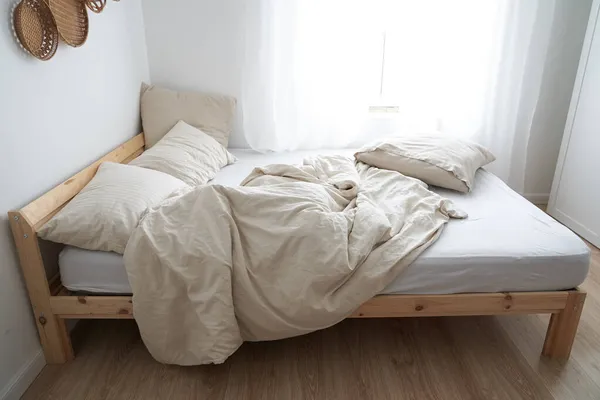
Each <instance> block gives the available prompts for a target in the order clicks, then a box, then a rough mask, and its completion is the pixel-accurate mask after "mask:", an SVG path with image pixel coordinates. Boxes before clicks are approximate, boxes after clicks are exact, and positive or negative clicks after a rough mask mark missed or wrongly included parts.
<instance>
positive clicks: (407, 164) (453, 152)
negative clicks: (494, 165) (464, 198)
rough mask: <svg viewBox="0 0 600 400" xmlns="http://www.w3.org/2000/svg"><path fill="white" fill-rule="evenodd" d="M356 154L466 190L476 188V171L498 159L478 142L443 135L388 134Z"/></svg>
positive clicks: (432, 182) (379, 165)
mask: <svg viewBox="0 0 600 400" xmlns="http://www.w3.org/2000/svg"><path fill="white" fill-rule="evenodd" d="M354 157H355V158H356V159H357V160H358V161H361V162H364V163H365V164H369V165H372V166H374V167H377V168H383V169H389V170H393V171H398V172H400V173H401V174H404V175H406V176H411V177H413V178H417V179H420V180H422V181H423V182H425V183H427V184H429V185H434V186H439V187H443V188H447V189H452V190H457V191H459V192H463V193H466V192H469V191H471V190H472V189H473V183H474V181H475V172H477V170H478V169H479V168H480V167H482V166H484V165H486V164H489V163H491V162H492V161H494V160H495V159H496V158H495V157H494V156H493V155H492V153H490V152H489V151H488V150H487V149H485V148H484V147H482V146H480V145H478V144H477V143H473V142H471V141H468V140H464V139H458V138H454V137H450V136H441V135H440V136H438V135H423V136H406V137H396V138H389V139H386V140H383V141H381V142H378V143H376V144H373V145H369V146H366V147H364V148H362V149H360V150H359V151H358V152H357V153H356V154H355V155H354Z"/></svg>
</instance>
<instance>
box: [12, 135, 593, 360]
mask: <svg viewBox="0 0 600 400" xmlns="http://www.w3.org/2000/svg"><path fill="white" fill-rule="evenodd" d="M144 150H145V141H144V135H143V134H139V135H137V136H136V137H134V138H132V139H130V140H128V141H127V142H125V143H123V144H122V145H120V146H119V147H117V148H116V149H114V150H113V151H111V152H110V153H108V154H106V155H105V156H104V157H102V158H101V159H99V160H98V161H96V162H95V163H93V164H91V165H90V166H88V167H86V168H84V169H82V170H81V171H79V172H78V173H77V174H75V175H73V176H72V177H70V178H69V179H67V180H66V181H64V182H63V183H61V184H59V185H57V186H56V187H54V188H53V189H51V190H50V191H48V192H46V193H45V194H43V195H42V196H40V197H39V198H37V199H36V200H34V201H32V202H31V203H29V204H27V205H26V206H24V207H23V208H21V209H19V210H15V211H11V212H9V213H8V216H9V221H10V224H11V228H12V231H13V236H14V239H15V245H16V249H17V252H18V255H19V260H20V265H21V269H22V272H23V276H24V278H25V283H26V286H27V290H28V292H29V297H30V300H31V304H32V309H33V313H34V317H35V322H36V326H37V328H38V331H39V334H40V342H41V345H42V349H43V351H44V356H45V358H46V361H47V362H48V363H50V364H53V363H64V362H66V361H68V360H71V359H73V358H74V352H73V347H72V345H71V340H70V335H69V331H68V329H67V325H66V321H65V320H67V319H86V318H100V319H131V318H134V315H133V299H132V297H131V295H130V294H129V293H130V292H131V289H130V288H129V284H128V281H127V277H126V276H127V275H126V273H125V270H124V268H123V262H122V261H121V256H119V255H117V254H111V253H100V252H85V251H81V250H77V249H74V248H69V247H67V248H64V246H62V245H58V244H56V243H51V242H46V241H44V240H41V239H40V238H39V235H38V232H39V230H40V228H41V227H43V226H44V225H45V224H46V223H47V222H48V221H49V220H50V219H51V218H53V216H55V215H56V214H57V213H58V212H59V211H60V210H61V209H62V208H63V207H64V206H65V205H66V204H67V203H69V202H70V201H71V199H73V197H74V196H76V195H77V194H79V193H80V191H81V190H82V189H83V188H84V187H85V186H86V185H87V184H88V183H89V182H90V181H91V180H92V179H93V178H94V176H95V175H96V173H97V171H98V169H99V166H100V165H101V164H102V163H104V162H112V163H125V164H126V163H129V162H130V161H132V160H134V159H136V158H137V157H139V156H140V155H141V154H143V153H144ZM234 153H235V155H236V156H237V157H238V159H239V161H238V162H237V163H236V164H233V165H230V166H228V167H225V168H224V169H222V170H221V171H220V172H219V173H218V175H217V176H216V179H214V181H213V183H217V184H223V185H237V184H238V183H239V182H240V180H241V179H243V178H244V177H245V176H246V175H247V174H248V173H249V172H250V171H251V170H252V168H253V167H255V166H259V165H265V164H271V163H288V164H289V163H298V162H300V161H301V160H302V159H303V158H304V157H305V156H307V155H309V153H306V152H304V153H301V152H299V153H288V154H285V153H284V154H267V155H264V154H258V153H255V152H251V151H234ZM319 153H321V154H327V153H329V154H331V152H326V151H319ZM313 154H314V153H313ZM347 154H348V155H350V154H352V153H351V151H348V152H347ZM434 190H436V189H434ZM436 191H438V190H436ZM438 193H440V194H442V195H443V196H445V197H447V198H449V199H451V200H453V201H454V203H455V204H456V205H457V206H458V207H459V208H462V209H463V210H464V211H466V212H467V213H468V214H469V218H468V219H466V220H462V221H458V220H454V221H451V222H450V223H449V224H448V225H447V226H446V228H445V232H444V233H443V234H442V236H441V238H440V239H439V240H438V241H437V242H436V243H435V244H434V245H433V246H432V247H430V248H429V249H427V250H426V251H425V252H424V253H423V254H421V256H420V257H419V258H418V259H417V260H416V261H415V262H414V263H413V264H412V265H409V268H407V269H405V270H404V271H403V272H401V273H400V275H399V276H398V278H397V279H396V280H395V281H393V282H392V283H391V284H389V285H388V286H387V288H385V289H384V290H383V291H382V292H381V294H380V295H375V296H374V297H372V298H370V299H368V300H367V301H365V302H364V303H362V305H360V306H359V307H358V308H357V309H355V310H354V312H352V313H351V314H350V315H348V318H400V317H430V316H465V315H516V314H551V318H550V323H549V325H548V330H547V334H546V337H545V338H544V340H543V348H542V355H544V356H548V357H551V358H554V359H562V360H564V359H567V358H568V357H569V355H570V353H571V348H572V346H573V342H574V340H575V335H576V332H577V327H578V324H579V319H580V316H581V312H582V309H583V306H584V303H585V297H586V293H585V291H583V290H581V289H580V288H578V287H577V286H578V285H579V284H580V283H581V282H582V281H583V280H584V279H585V276H586V273H587V271H588V264H589V251H588V249H587V247H586V245H585V244H584V243H583V242H582V241H581V240H580V239H579V238H578V237H577V236H576V235H574V234H573V233H572V232H570V231H569V230H568V229H567V228H565V227H563V226H562V225H560V224H558V223H557V222H556V221H554V220H553V219H552V218H550V217H549V216H547V215H546V214H545V213H543V212H542V211H541V210H539V209H537V208H536V207H535V206H534V205H532V204H530V203H529V202H527V200H525V199H523V198H521V197H520V196H519V195H517V194H516V193H515V192H513V191H512V190H510V189H509V188H508V187H507V186H506V185H505V184H504V183H502V182H501V181H500V180H499V179H498V178H496V177H495V176H494V175H492V174H490V173H488V172H486V171H484V170H480V171H479V172H478V174H477V177H476V188H475V190H474V191H473V192H472V193H470V194H468V195H465V194H458V193H454V192H450V191H438ZM61 250H62V252H61ZM59 253H60V256H59ZM59 258H60V266H59V265H58V264H59ZM57 270H59V272H57ZM85 292H88V293H85ZM540 339H541V338H540ZM540 344H541V343H540Z"/></svg>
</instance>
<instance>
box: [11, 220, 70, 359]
mask: <svg viewBox="0 0 600 400" xmlns="http://www.w3.org/2000/svg"><path fill="white" fill-rule="evenodd" d="M8 216H9V220H10V225H11V228H12V231H13V235H14V238H15V244H16V246H17V253H18V254H19V261H20V264H21V270H22V271H23V277H24V278H25V284H26V286H27V291H28V292H29V299H30V300H31V306H32V308H33V316H34V318H35V324H36V326H37V328H38V332H39V334H40V343H41V345H42V349H43V350H44V356H45V357H46V362H47V363H48V364H62V363H65V362H67V361H69V360H72V359H73V347H72V346H71V338H70V337H69V331H68V330H67V327H66V325H65V320H63V319H62V318H59V317H57V316H56V315H54V313H53V312H52V306H51V305H50V297H51V294H50V285H49V283H48V279H47V277H46V269H45V268H44V261H43V259H42V254H41V251H40V247H39V243H38V238H37V234H36V232H35V230H34V229H33V226H32V224H31V223H29V221H28V220H27V218H26V217H25V216H24V215H22V214H21V213H19V212H14V211H11V212H9V213H8Z"/></svg>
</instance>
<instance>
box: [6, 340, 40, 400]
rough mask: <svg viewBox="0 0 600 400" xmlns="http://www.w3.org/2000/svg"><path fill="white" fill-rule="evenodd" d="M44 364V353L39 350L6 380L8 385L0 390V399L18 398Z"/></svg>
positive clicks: (16, 399)
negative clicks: (9, 379)
mask: <svg viewBox="0 0 600 400" xmlns="http://www.w3.org/2000/svg"><path fill="white" fill-rule="evenodd" d="M45 365H46V360H45V359H44V353H43V352H42V350H40V351H38V352H37V353H36V354H35V355H34V356H33V357H32V358H31V359H30V360H29V361H28V362H26V363H25V364H24V365H23V367H22V368H21V369H20V370H19V371H18V372H17V373H16V374H15V375H14V376H13V378H12V379H11V381H10V382H8V385H6V387H5V388H4V389H3V390H2V391H1V392H0V400H18V399H20V398H21V396H22V395H23V394H24V393H25V391H26V390H27V388H28V387H29V385H31V384H32V383H33V381H34V380H35V378H36V377H37V376H38V375H39V373H40V372H42V368H44V366H45Z"/></svg>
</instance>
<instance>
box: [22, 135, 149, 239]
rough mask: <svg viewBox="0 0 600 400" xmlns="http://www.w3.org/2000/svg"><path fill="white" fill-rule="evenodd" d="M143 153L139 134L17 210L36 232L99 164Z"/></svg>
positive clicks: (93, 173) (88, 179) (85, 181)
mask: <svg viewBox="0 0 600 400" xmlns="http://www.w3.org/2000/svg"><path fill="white" fill-rule="evenodd" d="M143 151H144V135H143V134H142V133H140V134H138V135H137V136H135V137H133V138H132V139H130V140H128V141H127V142H125V143H123V144H122V145H121V146H119V147H117V148H116V149H115V150H113V151H111V152H110V153H108V154H107V155H105V156H104V157H102V158H101V159H99V160H97V161H96V162H95V163H93V164H92V165H90V166H88V167H87V168H85V169H83V170H82V171H80V172H78V173H77V174H75V175H73V176H72V177H71V178H69V179H67V180H66V181H64V182H63V183H61V184H60V185H58V186H56V187H55V188H53V189H51V190H50V191H49V192H47V193H45V194H44V195H42V196H40V197H39V198H37V199H35V200H34V201H32V202H31V203H29V204H27V205H26V206H25V207H23V208H22V209H21V210H19V212H20V214H21V215H22V216H23V217H24V218H26V219H27V221H28V222H29V224H31V226H32V227H33V228H34V229H35V230H36V231H37V230H38V229H39V228H40V227H41V226H42V225H44V224H45V223H46V222H47V221H48V220H49V219H50V218H52V217H53V216H54V214H56V213H57V212H58V211H59V210H60V209H61V208H62V207H63V206H64V205H65V204H66V203H67V202H68V201H69V200H71V199H72V198H73V197H75V195H76V194H77V193H79V192H80V191H81V189H83V187H84V186H85V185H87V184H88V183H89V181H91V180H92V178H93V177H94V175H95V174H96V171H97V170H98V166H99V165H100V164H101V163H103V162H106V161H112V162H117V163H127V162H129V161H131V160H133V159H134V158H135V157H137V156H139V155H140V154H141V153H142V152H143Z"/></svg>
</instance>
